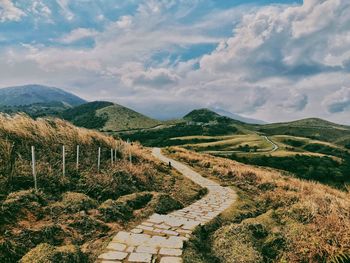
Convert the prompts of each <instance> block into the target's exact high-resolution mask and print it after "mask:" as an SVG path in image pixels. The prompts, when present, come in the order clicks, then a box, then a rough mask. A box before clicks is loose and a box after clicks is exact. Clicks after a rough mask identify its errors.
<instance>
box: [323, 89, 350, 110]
mask: <svg viewBox="0 0 350 263" xmlns="http://www.w3.org/2000/svg"><path fill="white" fill-rule="evenodd" d="M323 104H324V105H326V106H327V109H328V111H329V112H330V113H339V112H344V111H348V110H350V88H346V87H342V88H341V89H339V90H337V91H336V92H335V93H333V94H331V95H329V96H328V97H327V98H325V100H324V101H323Z"/></svg>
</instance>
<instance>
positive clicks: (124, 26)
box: [116, 16, 132, 29]
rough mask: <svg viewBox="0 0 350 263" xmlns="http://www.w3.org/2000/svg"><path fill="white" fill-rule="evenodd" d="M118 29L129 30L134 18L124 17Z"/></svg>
mask: <svg viewBox="0 0 350 263" xmlns="http://www.w3.org/2000/svg"><path fill="white" fill-rule="evenodd" d="M116 25H117V27H119V28H121V29H127V28H128V27H130V26H131V25H132V17H131V16H122V17H121V18H120V19H119V20H118V21H117V22H116Z"/></svg>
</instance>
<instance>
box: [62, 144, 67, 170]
mask: <svg viewBox="0 0 350 263" xmlns="http://www.w3.org/2000/svg"><path fill="white" fill-rule="evenodd" d="M62 174H63V176H66V149H65V147H64V145H63V146H62Z"/></svg>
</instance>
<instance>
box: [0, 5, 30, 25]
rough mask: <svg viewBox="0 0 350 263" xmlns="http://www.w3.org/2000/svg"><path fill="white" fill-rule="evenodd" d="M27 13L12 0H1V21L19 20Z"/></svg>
mask: <svg viewBox="0 0 350 263" xmlns="http://www.w3.org/2000/svg"><path fill="white" fill-rule="evenodd" d="M25 15H26V14H25V13H24V12H23V11H22V10H21V9H19V8H18V7H16V6H15V5H14V3H13V2H12V1H11V0H0V22H5V21H19V20H21V18H22V17H23V16H25Z"/></svg>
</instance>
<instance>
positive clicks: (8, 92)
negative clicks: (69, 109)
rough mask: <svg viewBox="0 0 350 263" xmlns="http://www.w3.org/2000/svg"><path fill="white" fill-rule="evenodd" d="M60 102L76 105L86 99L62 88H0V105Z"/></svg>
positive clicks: (26, 86) (39, 86) (34, 86)
mask: <svg viewBox="0 0 350 263" xmlns="http://www.w3.org/2000/svg"><path fill="white" fill-rule="evenodd" d="M49 102H61V103H64V104H67V105H68V106H77V105H80V104H83V103H85V102H86V101H85V100H83V99H82V98H79V97H78V96H76V95H74V94H71V93H68V92H66V91H64V90H62V89H58V88H54V87H48V86H42V85H25V86H16V87H7V88H1V89H0V106H10V107H11V106H23V105H31V104H36V103H49Z"/></svg>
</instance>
